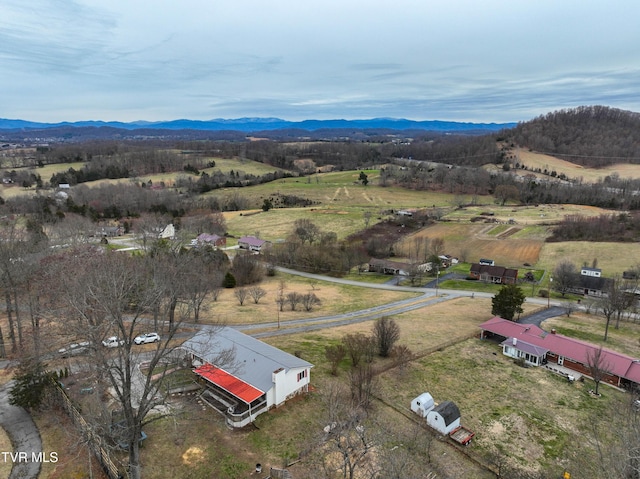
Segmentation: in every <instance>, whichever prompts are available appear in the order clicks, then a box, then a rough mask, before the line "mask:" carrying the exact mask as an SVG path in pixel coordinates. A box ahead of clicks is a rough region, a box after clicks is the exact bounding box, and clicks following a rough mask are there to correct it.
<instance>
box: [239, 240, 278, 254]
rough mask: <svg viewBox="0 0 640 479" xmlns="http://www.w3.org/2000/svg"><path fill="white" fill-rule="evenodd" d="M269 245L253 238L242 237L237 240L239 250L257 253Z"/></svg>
mask: <svg viewBox="0 0 640 479" xmlns="http://www.w3.org/2000/svg"><path fill="white" fill-rule="evenodd" d="M270 245H271V242H270V241H266V240H263V239H260V238H256V237H255V236H243V237H242V238H240V239H239V240H238V247H239V248H240V249H246V250H248V251H255V252H257V253H259V252H260V251H262V250H263V249H264V248H266V247H268V246H270Z"/></svg>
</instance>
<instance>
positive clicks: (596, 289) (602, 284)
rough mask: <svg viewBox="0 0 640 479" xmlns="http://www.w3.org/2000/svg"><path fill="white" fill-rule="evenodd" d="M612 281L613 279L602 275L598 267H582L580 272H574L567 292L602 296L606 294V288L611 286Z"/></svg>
mask: <svg viewBox="0 0 640 479" xmlns="http://www.w3.org/2000/svg"><path fill="white" fill-rule="evenodd" d="M612 282H613V279H611V278H605V277H603V276H602V275H601V271H600V270H599V269H596V268H582V269H581V270H580V274H578V273H576V274H575V276H574V278H573V285H572V286H571V287H570V288H569V292H570V293H576V294H582V295H584V296H598V297H602V296H606V295H607V290H608V289H609V288H610V287H611V284H612Z"/></svg>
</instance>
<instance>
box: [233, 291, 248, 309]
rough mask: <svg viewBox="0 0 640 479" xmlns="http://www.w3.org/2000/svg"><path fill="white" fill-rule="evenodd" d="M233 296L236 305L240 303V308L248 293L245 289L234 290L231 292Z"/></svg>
mask: <svg viewBox="0 0 640 479" xmlns="http://www.w3.org/2000/svg"><path fill="white" fill-rule="evenodd" d="M233 294H234V295H235V297H236V299H237V300H238V303H240V306H243V305H244V302H245V300H246V299H247V295H248V294H249V291H248V290H247V288H235V289H234V290H233Z"/></svg>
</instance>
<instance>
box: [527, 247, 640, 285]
mask: <svg viewBox="0 0 640 479" xmlns="http://www.w3.org/2000/svg"><path fill="white" fill-rule="evenodd" d="M594 259H596V260H597V267H598V268H600V269H602V275H603V276H606V277H612V276H614V275H620V276H621V275H622V272H623V271H626V270H628V269H630V268H632V267H634V266H636V265H638V264H640V244H638V243H596V242H590V241H565V242H562V243H545V244H544V245H543V247H542V251H541V252H540V261H539V263H538V264H537V265H536V267H538V268H541V269H548V270H553V269H554V268H555V267H556V265H557V264H559V263H560V262H561V261H563V260H569V261H571V262H572V263H574V264H575V265H576V267H578V268H579V267H580V266H582V265H583V264H587V265H589V266H591V265H592V264H593V260H594Z"/></svg>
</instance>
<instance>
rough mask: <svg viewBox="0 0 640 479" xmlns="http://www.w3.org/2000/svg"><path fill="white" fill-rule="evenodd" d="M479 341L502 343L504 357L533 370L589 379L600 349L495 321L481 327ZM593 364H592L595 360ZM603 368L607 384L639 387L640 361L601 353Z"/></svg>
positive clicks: (630, 387) (527, 325) (502, 321)
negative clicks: (560, 371)
mask: <svg viewBox="0 0 640 479" xmlns="http://www.w3.org/2000/svg"><path fill="white" fill-rule="evenodd" d="M480 329H481V330H482V332H481V333H480V338H481V339H485V338H492V337H493V338H497V339H498V340H500V341H502V342H501V343H500V345H501V346H502V353H503V354H504V355H505V356H509V357H511V358H515V359H524V361H525V362H526V363H527V364H529V365H531V366H547V367H549V368H551V369H556V368H555V366H559V367H561V368H562V369H563V370H570V371H575V372H576V373H579V374H584V375H585V376H590V368H589V358H593V357H594V354H595V352H596V351H597V349H598V347H597V346H595V345H593V344H590V343H586V342H584V341H580V340H578V339H574V338H569V337H567V336H562V335H561V334H556V332H555V330H551V332H547V331H544V330H543V329H541V328H539V327H537V326H535V325H533V324H519V323H514V322H513V321H507V320H506V319H503V318H499V317H497V316H496V317H494V318H491V319H490V320H489V321H486V322H484V323H482V324H481V325H480ZM592 361H593V360H592ZM601 366H602V367H603V369H606V370H607V371H608V373H607V374H606V375H605V377H604V378H603V381H604V382H607V383H609V384H612V385H614V386H617V387H624V388H627V389H633V388H636V387H637V386H638V385H640V361H639V360H638V359H636V358H632V357H630V356H627V355H625V354H622V353H618V352H616V351H611V350H609V349H604V348H603V349H602V359H601Z"/></svg>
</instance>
